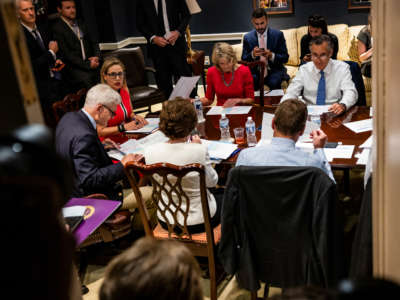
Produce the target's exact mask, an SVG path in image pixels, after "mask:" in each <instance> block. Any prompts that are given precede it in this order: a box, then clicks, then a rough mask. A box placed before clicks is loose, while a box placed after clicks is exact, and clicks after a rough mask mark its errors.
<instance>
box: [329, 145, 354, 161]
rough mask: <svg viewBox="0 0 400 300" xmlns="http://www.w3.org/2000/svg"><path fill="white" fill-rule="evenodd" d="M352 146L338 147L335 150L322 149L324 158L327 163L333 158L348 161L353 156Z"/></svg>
mask: <svg viewBox="0 0 400 300" xmlns="http://www.w3.org/2000/svg"><path fill="white" fill-rule="evenodd" d="M353 151H354V145H339V146H337V147H336V148H324V152H325V156H326V158H327V160H328V161H332V160H333V159H334V158H345V159H350V158H352V156H353Z"/></svg>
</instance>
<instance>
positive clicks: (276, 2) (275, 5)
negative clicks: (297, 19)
mask: <svg viewBox="0 0 400 300" xmlns="http://www.w3.org/2000/svg"><path fill="white" fill-rule="evenodd" d="M253 7H254V9H256V8H259V7H260V8H264V9H265V10H266V11H267V13H268V14H292V13H293V0H253Z"/></svg>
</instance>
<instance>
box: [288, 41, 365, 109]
mask: <svg viewBox="0 0 400 300" xmlns="http://www.w3.org/2000/svg"><path fill="white" fill-rule="evenodd" d="M310 50H311V60H312V61H311V62H308V63H307V64H304V65H302V66H300V68H299V70H298V71H297V74H296V76H295V78H293V81H292V82H291V84H290V85H289V87H288V89H287V90H286V94H285V95H284V96H283V97H282V100H281V101H285V100H287V99H293V98H298V97H299V96H302V97H303V100H304V101H305V102H306V103H307V104H314V105H315V104H317V105H325V104H326V105H329V104H331V106H330V107H329V110H330V111H331V112H333V113H335V114H337V115H339V114H341V113H343V112H345V111H346V110H347V109H349V108H350V107H352V106H353V105H354V104H355V103H356V102H357V98H358V93H357V90H356V87H355V85H354V82H353V80H352V78H351V73H350V67H349V65H348V64H346V63H345V62H342V61H339V60H334V59H331V56H332V52H333V47H332V44H331V40H330V38H329V36H326V35H321V36H319V37H316V38H314V39H312V40H311V42H310Z"/></svg>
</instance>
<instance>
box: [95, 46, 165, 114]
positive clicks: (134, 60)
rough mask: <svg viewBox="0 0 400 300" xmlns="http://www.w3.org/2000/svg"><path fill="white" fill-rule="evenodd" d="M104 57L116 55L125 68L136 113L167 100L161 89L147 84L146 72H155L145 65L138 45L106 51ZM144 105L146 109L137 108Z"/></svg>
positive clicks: (149, 110)
mask: <svg viewBox="0 0 400 300" xmlns="http://www.w3.org/2000/svg"><path fill="white" fill-rule="evenodd" d="M103 56H104V58H106V57H108V56H115V57H118V58H119V59H120V60H121V61H122V62H123V63H124V65H125V68H126V82H127V85H128V88H129V93H130V96H131V101H132V108H133V109H134V110H135V112H136V113H139V112H144V111H148V112H151V106H152V105H153V104H157V103H161V102H164V101H165V100H167V98H166V96H165V95H164V93H163V92H161V90H159V89H158V88H154V87H151V86H149V81H148V78H147V73H152V74H155V70H154V69H153V68H150V67H146V65H145V62H144V56H143V52H142V49H141V48H140V47H135V48H122V49H118V50H115V51H111V52H107V53H105V54H104V55H103ZM143 107H146V109H142V110H137V109H139V108H143Z"/></svg>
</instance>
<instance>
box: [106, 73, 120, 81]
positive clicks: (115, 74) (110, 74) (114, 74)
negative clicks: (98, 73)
mask: <svg viewBox="0 0 400 300" xmlns="http://www.w3.org/2000/svg"><path fill="white" fill-rule="evenodd" d="M106 75H107V76H109V77H111V78H112V79H113V80H116V79H117V78H118V77H119V78H121V79H122V78H124V77H125V72H118V73H115V72H112V73H106Z"/></svg>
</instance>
